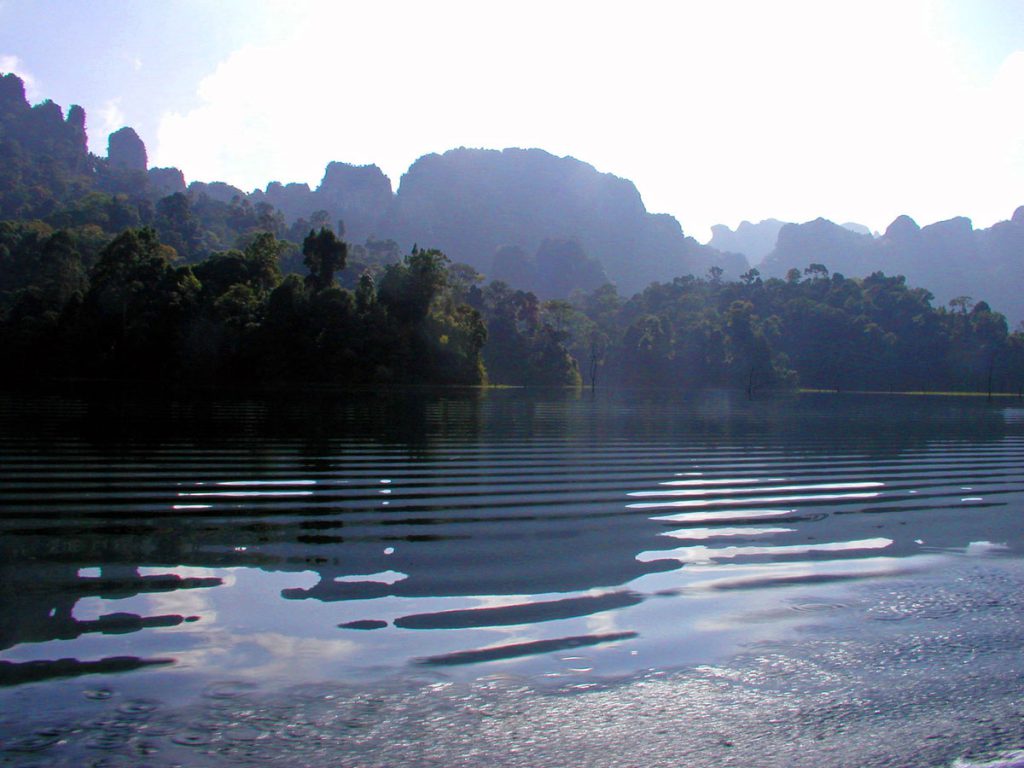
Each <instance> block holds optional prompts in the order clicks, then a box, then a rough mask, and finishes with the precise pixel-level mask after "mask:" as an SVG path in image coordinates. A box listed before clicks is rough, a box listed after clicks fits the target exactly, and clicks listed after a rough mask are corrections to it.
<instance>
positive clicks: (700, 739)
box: [0, 390, 1024, 767]
mask: <svg viewBox="0 0 1024 768" xmlns="http://www.w3.org/2000/svg"><path fill="white" fill-rule="evenodd" d="M0 473H2V474H0V575H2V578H0V765H3V766H7V765H11V766H37V765H47V766H49V765H68V766H71V765H74V766H81V765H96V766H120V765H125V766H128V765H131V766H139V765H146V766H165V767H169V766H173V765H189V766H193V765H197V766H207V765H209V766H221V765H239V764H243V765H248V764H253V765H289V766H299V765H309V766H319V765H359V766H368V765H381V766H384V765H387V766H397V765H434V764H437V765H449V766H451V765H467V766H469V765H483V764H492V765H493V764H497V765H523V766H527V765H529V766H537V765H552V766H555V765H560V766H564V765H608V766H620V765H644V766H648V765H666V766H669V765H671V766H676V765H681V764H686V765H709V766H711V765H745V766H749V765H762V766H763V765H780V766H782V765H801V764H804V765H815V766H828V765H833V766H848V765H858V766H868V765H879V766H882V765H948V766H953V765H960V766H963V765H978V764H990V763H991V764H993V765H1015V764H1019V765H1024V762H1019V763H1018V762H1016V761H1018V760H1019V759H1020V758H1021V755H1019V754H1017V753H1015V752H1014V750H1017V749H1021V748H1024V654H1022V648H1024V610H1022V608H1024V568H1022V563H1024V561H1022V554H1024V525H1022V517H1024V404H1022V403H1020V402H1019V401H1016V400H1005V401H997V402H995V403H988V402H985V400H984V399H983V398H967V397H948V398H947V397H907V396H895V395H894V396H882V395H877V396H868V395H862V396H858V395H834V394H799V395H792V396H784V397H783V396H780V397H777V398H765V399H756V400H754V401H747V400H746V399H745V398H744V397H743V396H742V395H741V394H731V393H723V392H710V393H697V394H677V393H671V392H609V391H600V390H599V391H597V392H596V393H591V392H587V391H584V392H579V393H577V392H565V391H558V390H556V391H540V392H527V391H521V390H472V391H454V390H451V391H440V392H438V391H417V392H405V393H390V394H389V393H381V394H377V395H369V394H360V395H354V394H337V393H325V392H308V391H303V392H298V393H296V394H292V395H288V396H285V395H275V396H265V397H260V398H242V397H238V398H230V397H226V396H223V395H217V396H212V395H211V396H208V397H200V396H196V395H193V396H191V397H183V398H169V397H166V396H158V395H156V394H146V393H144V392H139V391H133V392H123V391H118V392H105V393H102V392H89V393H87V394H77V395H69V394H67V393H64V394H62V395H50V394H45V393H41V394H32V395H25V394H4V395H0ZM992 761H996V762H994V763H993V762H992Z"/></svg>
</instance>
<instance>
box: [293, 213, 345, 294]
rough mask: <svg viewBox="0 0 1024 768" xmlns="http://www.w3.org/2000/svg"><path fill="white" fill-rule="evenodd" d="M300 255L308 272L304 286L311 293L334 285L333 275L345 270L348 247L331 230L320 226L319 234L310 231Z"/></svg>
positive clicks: (303, 242)
mask: <svg viewBox="0 0 1024 768" xmlns="http://www.w3.org/2000/svg"><path fill="white" fill-rule="evenodd" d="M302 255H303V256H304V257H305V258H304V260H303V263H304V264H305V265H306V269H308V270H309V274H308V275H307V276H306V284H307V285H308V286H309V287H310V289H311V290H313V291H322V290H324V289H325V288H329V287H330V286H331V285H333V284H334V273H335V272H339V271H341V270H343V269H344V268H345V260H346V259H347V258H348V246H347V245H345V243H344V242H343V241H341V240H339V239H338V236H337V235H335V234H334V231H333V230H331V229H328V228H327V227H326V226H323V225H321V226H320V231H319V232H315V231H313V230H310V231H309V234H308V235H307V236H306V239H305V240H303V241H302Z"/></svg>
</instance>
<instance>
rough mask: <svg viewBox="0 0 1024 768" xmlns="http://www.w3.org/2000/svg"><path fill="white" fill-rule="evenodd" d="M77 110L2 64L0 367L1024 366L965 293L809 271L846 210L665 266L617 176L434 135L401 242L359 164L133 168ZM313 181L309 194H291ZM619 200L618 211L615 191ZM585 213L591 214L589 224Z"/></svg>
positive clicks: (127, 148) (118, 141)
mask: <svg viewBox="0 0 1024 768" xmlns="http://www.w3.org/2000/svg"><path fill="white" fill-rule="evenodd" d="M85 126H86V120H85V114H84V112H83V111H82V110H81V109H79V108H78V107H71V108H70V109H69V110H68V112H67V115H66V116H65V115H64V112H63V110H62V109H61V108H60V107H58V106H57V105H55V104H52V103H50V102H45V103H43V104H40V105H36V106H30V105H29V104H28V102H27V101H26V100H25V96H24V89H23V86H22V83H21V81H20V80H18V79H17V78H16V77H14V76H13V75H7V76H5V77H3V78H0V159H2V161H3V162H2V163H0V174H2V176H0V354H3V355H4V359H5V360H8V361H11V363H12V364H11V365H9V366H8V367H7V371H8V373H7V378H8V380H13V379H20V380H27V381H38V380H41V379H45V378H55V379H67V378H82V377H85V378H93V379H133V380H154V381H164V382H181V383H204V384H210V383H213V384H221V385H231V386H237V385H263V384H275V385H288V384H291V383H299V382H320V383H324V384H331V385H338V386H370V385H379V384H421V383H431V384H480V383H484V382H488V381H489V382H491V383H498V384H523V385H557V386H576V385H579V384H581V383H587V384H592V383H595V382H596V383H597V384H598V385H604V384H614V385H625V386H660V387H708V386H715V387H717V386H726V387H737V388H742V389H745V390H746V391H747V392H748V393H750V395H751V396H754V395H756V394H757V393H760V392H764V391H768V390H771V389H785V388H792V387H795V386H808V387H820V388H829V389H890V390H911V389H912V390H947V389H952V390H975V391H1006V392H1020V391H1021V388H1022V387H1024V334H1022V333H1021V332H1020V331H1016V332H1013V333H1011V332H1010V330H1009V328H1008V327H1007V322H1006V319H1005V317H1004V316H1003V315H1002V314H1000V313H999V312H997V311H995V310H994V309H993V308H992V307H990V306H989V304H988V303H986V302H985V301H983V300H981V298H980V297H978V298H975V299H969V298H967V297H966V296H958V297H957V298H955V299H954V300H953V301H952V302H950V303H949V305H948V306H934V305H933V297H932V295H931V294H930V293H929V292H928V291H927V290H925V289H923V288H914V287H911V286H909V285H908V284H907V281H906V280H905V279H904V278H903V277H901V276H892V275H888V276H887V274H885V272H884V271H883V270H882V269H881V268H880V269H878V270H875V271H873V272H872V273H870V274H868V275H867V276H865V277H863V278H848V277H844V276H843V275H842V274H839V273H836V272H832V271H830V269H829V268H828V267H827V266H826V262H828V261H829V260H830V259H829V255H830V253H833V252H834V253H835V254H836V258H837V259H838V258H839V257H840V256H841V255H842V254H844V253H846V252H847V251H849V249H851V248H854V247H863V248H865V249H868V248H869V246H868V245H867V243H868V242H874V241H873V240H871V239H870V238H869V237H868V239H867V240H865V239H864V238H865V237H867V236H865V235H861V234H857V233H855V232H852V231H849V230H843V233H842V234H839V233H836V232H834V231H833V230H832V229H830V228H829V227H828V226H825V225H818V228H819V229H821V230H822V231H823V232H824V233H825V235H827V236H830V237H832V239H831V240H829V239H828V238H827V237H826V238H825V239H824V240H822V239H821V238H818V239H817V240H814V242H817V243H819V245H820V243H822V242H824V243H825V245H824V246H821V247H817V246H816V247H810V246H808V247H806V248H804V249H803V250H800V247H796V246H793V247H791V248H790V251H789V253H791V254H795V255H794V256H793V258H798V259H803V260H806V261H807V262H808V263H807V264H806V265H804V267H802V269H789V270H787V272H786V273H785V275H784V277H769V278H768V279H764V278H763V277H762V276H761V274H760V273H759V272H758V270H756V269H750V270H747V271H745V272H743V273H742V274H741V275H739V276H738V279H737V280H728V279H727V277H728V274H727V273H726V272H725V271H724V270H723V268H722V267H720V266H718V265H716V264H712V266H710V267H707V266H706V262H705V263H703V265H702V268H701V269H700V270H695V269H692V268H687V266H686V265H687V264H689V265H690V267H692V265H693V263H694V262H693V261H692V260H691V261H690V262H687V261H686V260H685V259H682V258H681V257H680V253H681V252H680V251H678V250H675V249H676V246H677V245H678V243H679V242H680V241H679V240H676V239H673V238H675V237H676V234H678V235H679V237H681V232H677V233H676V234H672V235H671V236H670V237H669V236H666V235H664V232H662V234H659V232H661V228H663V227H667V229H665V230H664V231H665V232H667V231H669V230H672V232H675V229H673V227H671V226H668V225H667V224H666V222H665V221H663V220H662V219H660V218H659V217H651V216H650V214H647V213H646V211H645V210H644V209H643V205H642V202H641V201H640V198H639V195H638V194H637V193H636V190H635V188H633V186H632V184H630V183H629V182H625V181H623V180H621V179H614V177H603V176H601V175H599V174H596V172H595V171H594V170H593V169H592V168H590V167H589V166H584V164H578V166H577V165H574V164H576V163H577V161H571V163H566V161H567V159H561V160H558V159H552V158H551V156H550V155H546V154H545V153H538V152H537V151H527V152H522V153H519V152H510V153H493V154H488V153H482V154H481V153H477V152H469V151H466V150H459V151H456V152H455V153H448V154H447V155H444V156H434V159H431V160H430V161H429V162H428V163H426V166H430V165H434V166H436V167H435V168H434V169H433V170H429V171H424V170H423V168H418V169H416V170H415V173H413V171H410V174H411V175H412V176H413V178H416V179H419V180H418V181H416V183H415V184H413V185H412V186H410V187H409V188H410V189H412V190H415V188H416V184H423V185H425V188H426V189H430V188H437V186H438V185H439V186H440V187H442V188H445V189H446V194H447V196H446V197H444V198H443V199H442V200H441V201H440V202H438V201H436V200H435V201H431V195H430V194H428V193H427V192H422V193H419V192H410V193H409V196H408V197H407V198H405V200H407V201H413V200H419V202H418V203H417V204H416V205H412V203H408V202H406V203H402V205H405V206H408V207H406V208H404V209H403V208H402V207H401V206H399V207H393V208H390V209H389V210H388V212H387V213H386V215H384V214H382V218H381V219H379V221H377V223H376V224H374V225H373V226H385V224H384V222H386V221H387V220H388V219H387V217H391V218H390V221H391V222H392V224H391V226H393V227H395V231H399V230H401V231H402V232H407V233H411V232H413V231H414V230H413V228H412V226H413V225H412V224H411V223H410V222H412V221H420V222H427V223H430V226H431V227H432V229H431V230H430V231H431V232H432V233H433V236H434V237H436V238H437V241H439V242H435V241H433V240H429V239H425V240H423V241H420V242H419V245H418V246H414V247H412V248H404V247H402V245H400V244H399V243H398V242H396V241H395V240H392V239H380V238H377V237H375V236H374V232H373V229H372V228H371V226H370V225H368V224H367V223H366V222H367V221H369V218H368V217H369V216H370V213H371V212H373V211H375V210H377V207H378V204H379V203H380V202H381V201H383V200H384V199H385V198H387V197H388V196H389V195H390V184H389V182H387V180H386V179H385V178H384V177H383V175H382V174H380V173H379V171H377V170H375V169H373V168H372V167H371V168H367V169H362V170H358V169H356V170H353V169H352V167H351V166H343V165H340V164H335V165H332V166H331V167H330V168H329V169H328V174H327V177H325V183H324V184H322V185H321V187H320V188H318V190H316V191H311V190H309V188H308V187H305V188H302V187H300V188H289V187H285V186H282V185H277V186H274V185H270V186H268V188H267V191H266V192H265V193H262V196H261V195H257V196H256V197H257V198H258V199H256V201H255V202H253V199H252V198H251V197H250V196H247V195H245V194H243V193H242V192H241V191H240V190H234V189H233V188H231V187H229V186H228V185H225V184H202V185H200V184H195V183H193V184H192V185H189V186H187V187H186V186H185V181H184V176H183V174H182V173H181V172H180V171H177V170H176V169H153V168H148V163H147V156H146V149H145V146H144V144H143V143H142V141H141V140H140V139H139V137H138V136H137V135H135V132H134V131H132V130H131V129H130V128H125V129H122V130H119V131H117V132H116V133H114V134H112V135H111V136H110V139H109V145H108V146H109V149H108V154H107V157H97V156H95V155H92V154H90V153H89V152H88V150H87V144H86V133H85ZM506 156H507V158H511V159H512V160H513V161H514V162H513V165H514V164H515V163H520V164H522V163H526V164H535V165H537V166H538V167H542V168H549V169H551V168H555V167H556V166H557V167H560V166H563V165H564V166H566V167H571V168H572V169H573V173H576V174H578V176H579V182H578V184H576V185H569V186H568V187H564V186H560V185H564V184H565V177H564V175H563V174H562V172H561V171H558V172H555V173H554V175H553V176H552V178H551V180H550V184H551V185H552V186H549V187H542V188H537V189H533V188H530V187H528V186H527V187H523V188H508V187H509V186H510V185H512V182H513V179H512V177H507V176H506V177H503V176H502V175H501V173H500V172H499V171H500V168H499V166H500V167H506V168H507V158H506ZM446 158H447V159H446ZM481 162H483V163H485V164H486V163H490V164H494V165H495V167H496V168H498V170H495V171H494V174H495V175H494V176H493V177H488V176H487V175H486V174H484V175H476V176H474V173H475V172H474V173H468V172H467V174H466V175H467V176H470V177H473V178H479V179H486V178H493V179H494V181H493V183H492V187H491V189H490V191H487V192H486V193H485V191H480V190H478V191H477V192H475V193H474V192H472V187H471V186H470V187H467V186H465V184H462V182H460V180H459V178H458V176H459V174H455V175H454V176H449V177H446V176H445V174H446V173H449V174H450V173H451V167H453V166H451V165H450V164H451V163H455V164H456V165H455V166H454V167H456V168H457V167H460V166H459V164H462V165H464V166H466V167H473V168H476V167H477V166H478V165H479V164H480V163H481ZM526 176H529V174H526ZM445 178H448V181H447V182H445V181H444V179H445ZM424 179H429V180H430V181H429V183H428V181H425V180H424ZM404 184H405V182H403V185H404ZM460 184H462V186H460ZM431 185H433V186H431ZM467 190H470V191H467ZM559 190H561V191H560V192H559ZM555 192H559V194H560V195H561V197H563V198H571V199H572V201H573V202H572V203H571V205H572V206H573V208H572V213H571V215H570V214H565V216H566V217H567V218H566V219H565V220H560V219H559V214H558V212H559V211H561V212H563V213H564V212H565V211H567V210H569V209H568V208H566V207H565V205H562V206H561V207H559V206H557V205H553V206H550V208H549V209H545V208H544V206H543V205H542V203H543V201H544V200H545V199H546V198H547V197H550V196H551V195H553V194H555ZM417 195H419V197H417ZM486 195H490V196H491V197H490V198H489V202H486V204H485V202H480V199H482V198H484V197H486ZM310 197H312V198H313V199H315V200H316V201H318V204H322V205H325V206H327V207H325V208H320V209H317V210H315V211H312V212H311V213H309V214H308V215H304V214H302V213H301V211H302V210H304V209H303V208H302V201H303V200H307V199H308V198H310ZM531 197H533V198H534V199H536V200H537V201H539V202H537V203H535V204H533V205H534V208H535V209H536V221H534V219H533V218H531V216H525V217H524V218H522V219H521V220H520V219H515V218H511V219H509V220H508V221H506V222H504V223H494V224H493V227H492V230H491V231H492V232H497V233H499V234H498V235H494V234H487V229H486V227H485V224H487V222H488V218H487V217H488V216H490V215H491V214H490V213H488V211H490V210H491V209H492V208H494V207H497V208H501V207H502V206H505V205H507V208H508V210H509V211H521V210H527V209H528V208H529V206H528V205H527V203H528V201H529V199H530V198H531ZM478 198H479V199H478ZM475 199H476V202H474V200H475ZM587 199H589V200H591V203H592V207H589V208H588V206H587V205H584V204H583V203H582V202H581V201H583V200H587ZM610 200H612V201H614V200H619V203H609V202H608V201H610ZM502 201H504V202H502ZM622 201H628V205H624V204H620V203H622ZM278 206H280V207H278ZM474 206H475V207H474ZM627 208H628V209H630V210H631V211H632V213H631V214H630V215H629V216H626V217H619V218H616V217H615V216H613V215H612V213H611V212H614V211H619V210H625V209H627ZM282 209H284V211H287V213H285V212H284V211H283V210H282ZM453 212H454V213H455V214H456V215H455V217H454V218H453ZM338 213H343V214H345V215H351V217H352V219H353V220H355V221H357V222H360V223H359V224H358V226H356V225H352V227H353V229H354V230H355V231H357V232H359V233H360V235H365V236H366V237H365V239H363V240H362V242H354V243H353V244H348V243H347V242H346V239H348V237H347V236H348V232H349V231H350V225H349V223H348V221H344V220H341V219H343V217H338V216H335V214H338ZM293 217H294V218H293ZM545 217H546V218H545ZM1016 218H1017V217H1015V221H1014V223H1015V224H1019V222H1017V221H1016ZM588 221H590V222H596V221H600V222H601V224H600V227H598V228H594V227H591V229H589V230H588V229H587V226H588V225H587V224H586V222H588ZM673 221H674V220H673ZM460 222H461V224H460ZM538 222H540V224H538ZM542 224H543V226H542ZM677 226H678V225H676V227H677ZM895 226H896V225H895V224H894V227H895ZM900 226H901V227H902V229H906V233H904V235H900V232H901V231H902V229H898V231H894V232H891V233H887V238H890V239H896V238H897V237H898V236H905V237H908V238H911V239H913V238H914V237H915V235H914V234H913V232H912V231H911V229H912V228H911V227H910V226H909V225H906V224H901V225H900ZM402 227H408V228H409V229H407V230H402V229H401V228H402ZM503 227H504V229H503ZM595 227H596V225H595ZM560 228H562V229H564V230H565V231H569V232H572V231H577V232H582V231H590V232H596V231H601V232H604V233H605V234H604V235H602V237H605V238H606V239H607V241H608V242H612V243H614V248H613V251H614V255H613V256H609V255H607V254H602V252H601V251H600V247H599V246H598V245H596V244H595V243H596V242H597V241H594V242H588V241H587V240H586V239H585V238H584V237H579V238H575V237H557V236H545V237H543V238H540V235H539V234H538V233H541V232H544V231H551V232H554V231H559V229H560ZM601 228H603V229H601ZM517 229H529V230H530V231H531V232H532V233H533V234H532V235H531V237H532V238H533V240H530V241H529V242H528V244H527V245H528V247H523V246H519V245H508V244H506V245H504V246H500V245H497V246H496V245H495V244H496V243H500V242H502V240H501V237H503V236H504V235H503V234H501V233H510V232H513V231H515V230H517ZM892 229H893V228H892V227H891V228H890V230H892ZM926 229H927V228H926ZM417 231H419V230H417ZM922 232H923V230H922ZM645 233H646V234H645ZM802 233H803V230H800V229H796V230H793V229H787V227H782V228H781V229H780V231H779V243H781V244H784V245H785V244H787V243H790V241H791V240H794V238H795V241H796V242H797V243H799V242H801V237H802ZM402 236H403V237H406V236H408V235H402ZM538 238H540V239H538ZM673 243H675V244H676V245H673ZM437 245H446V247H448V248H451V249H454V250H453V253H454V254H455V255H456V256H457V257H458V261H454V262H453V261H452V260H451V259H450V258H449V256H450V255H452V254H449V255H445V253H443V252H442V251H441V250H437V249H435V246H437ZM588 245H589V248H588ZM419 246H423V247H419ZM492 247H493V253H492V252H490V250H491V249H492ZM688 247H689V246H686V248H688ZM801 247H802V246H801ZM1007 247H1010V246H1007ZM686 248H684V249H683V252H687V253H690V252H689V251H686ZM778 251H779V249H778V247H777V248H776V253H778ZM470 254H476V257H475V258H472V257H471V256H470ZM595 254H599V255H602V256H603V258H602V259H598V258H597V257H596V255H595ZM818 254H821V258H820V259H817V258H816V259H815V260H813V261H811V260H810V259H811V257H813V256H817V255H818ZM692 255H693V254H692V253H691V256H692ZM467 262H468V263H467ZM485 264H486V265H489V266H488V267H486V268H482V265H485ZM652 265H654V266H652ZM673 265H676V266H673ZM613 267H614V269H620V270H631V271H632V272H633V273H634V274H635V276H641V275H644V274H647V275H657V274H660V273H661V271H663V270H666V269H670V268H672V269H678V271H677V272H676V273H675V276H672V277H670V278H669V279H660V280H646V279H645V283H644V285H645V287H644V288H643V290H641V291H640V292H639V293H635V294H634V295H630V294H631V293H632V291H627V290H623V282H619V283H618V285H616V282H617V281H616V280H615V279H614V277H613V274H612V272H613ZM645 270H646V271H645ZM488 274H489V275H490V277H492V278H493V277H501V278H504V279H503V280H494V279H489V278H488ZM637 279H639V277H637ZM626 285H628V283H626Z"/></svg>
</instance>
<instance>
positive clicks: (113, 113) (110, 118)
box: [89, 97, 125, 156]
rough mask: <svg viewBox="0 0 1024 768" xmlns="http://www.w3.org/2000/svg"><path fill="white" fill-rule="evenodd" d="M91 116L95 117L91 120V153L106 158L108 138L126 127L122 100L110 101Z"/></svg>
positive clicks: (118, 98) (114, 99)
mask: <svg viewBox="0 0 1024 768" xmlns="http://www.w3.org/2000/svg"><path fill="white" fill-rule="evenodd" d="M91 114H92V115H94V116H95V117H90V120H89V122H90V125H89V151H90V152H92V153H93V154H95V155H102V156H106V154H107V137H108V136H109V135H110V134H112V133H113V132H114V131H116V130H118V129H120V128H123V127H124V125H125V116H124V112H123V111H122V110H121V98H120V97H117V98H113V99H108V100H107V101H105V102H104V103H103V104H101V105H100V107H99V109H97V110H94V111H93V112H92V113H91Z"/></svg>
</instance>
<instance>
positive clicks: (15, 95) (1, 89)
mask: <svg viewBox="0 0 1024 768" xmlns="http://www.w3.org/2000/svg"><path fill="white" fill-rule="evenodd" d="M0 105H9V106H17V107H24V108H27V107H28V106H29V104H28V99H27V98H25V83H24V81H23V80H22V79H21V78H20V77H18V76H17V75H16V74H14V73H13V72H10V73H8V74H6V75H4V76H3V77H0Z"/></svg>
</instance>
